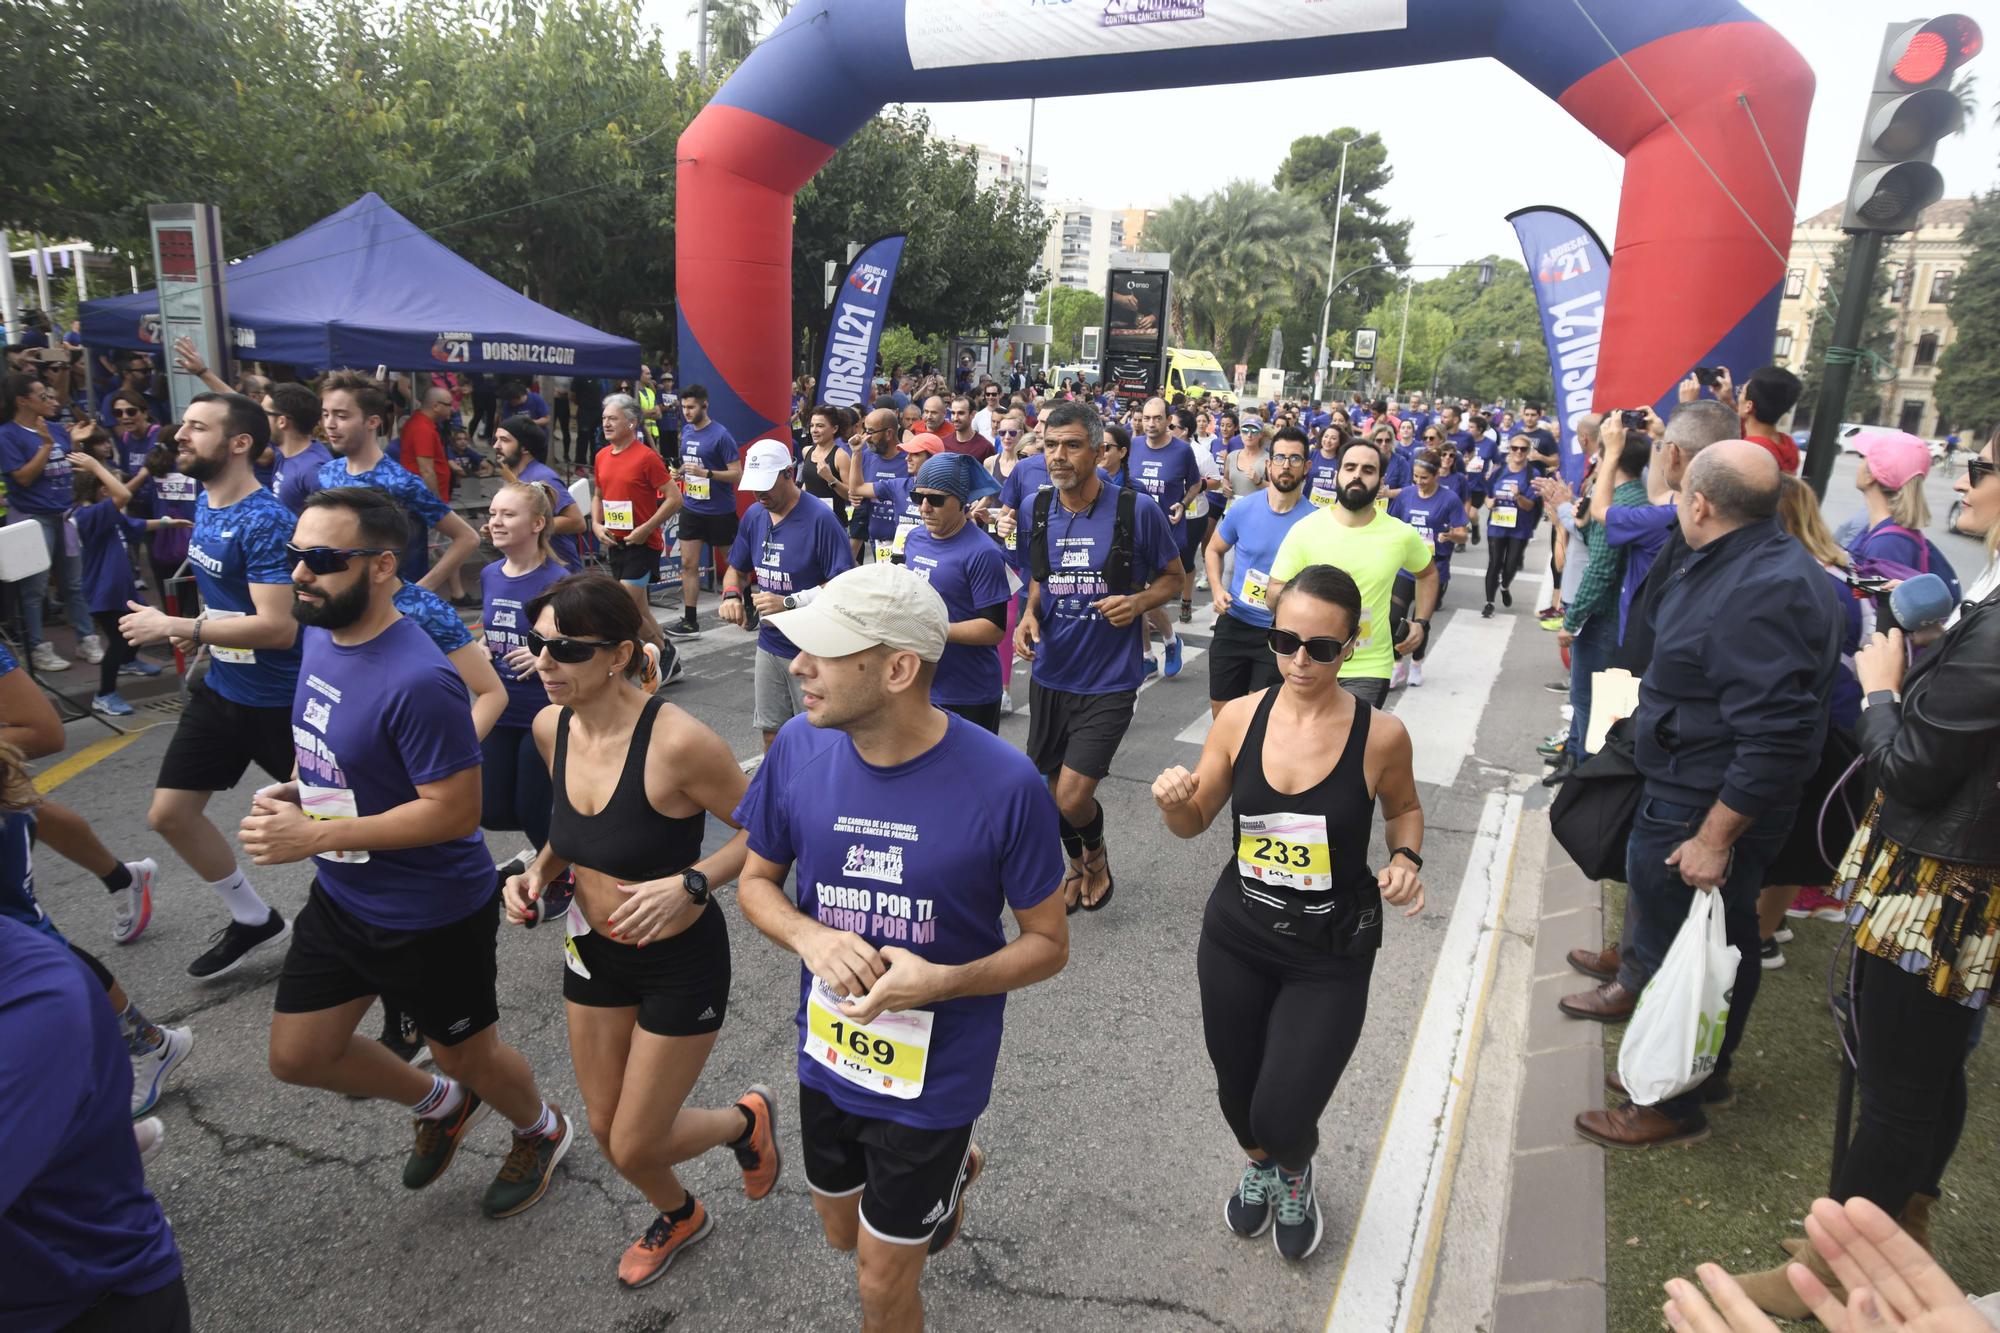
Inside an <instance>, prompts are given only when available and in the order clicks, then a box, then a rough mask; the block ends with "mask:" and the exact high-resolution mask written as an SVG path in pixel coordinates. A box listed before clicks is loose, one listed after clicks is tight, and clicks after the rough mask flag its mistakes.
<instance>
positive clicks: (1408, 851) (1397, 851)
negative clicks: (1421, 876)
mask: <svg viewBox="0 0 2000 1333" xmlns="http://www.w3.org/2000/svg"><path fill="white" fill-rule="evenodd" d="M1417 623H1418V624H1419V625H1421V624H1423V623H1424V622H1423V621H1421V620H1419V621H1418V622H1417ZM1399 856H1407V857H1409V858H1410V864H1411V865H1413V866H1415V867H1416V868H1417V869H1419V870H1422V869H1423V868H1424V858H1423V857H1421V856H1418V855H1417V853H1416V851H1415V849H1414V848H1410V847H1397V848H1394V849H1392V850H1391V851H1390V853H1389V859H1390V860H1392V861H1393V860H1395V859H1396V858H1397V857H1399Z"/></svg>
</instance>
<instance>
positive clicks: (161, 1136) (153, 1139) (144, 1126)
mask: <svg viewBox="0 0 2000 1333" xmlns="http://www.w3.org/2000/svg"><path fill="white" fill-rule="evenodd" d="M132 1138H133V1140H134V1141H135V1142H136V1143H137V1144H138V1145H139V1161H140V1162H141V1163H145V1162H150V1161H152V1160H153V1154H154V1153H156V1152H158V1151H159V1150H160V1145H161V1144H162V1143H164V1142H166V1138H167V1127H166V1126H165V1125H164V1124H162V1123H161V1122H160V1117H158V1116H156V1115H151V1116H147V1117H146V1118H145V1119H144V1120H141V1121H139V1122H138V1123H137V1124H135V1125H133V1126H132Z"/></svg>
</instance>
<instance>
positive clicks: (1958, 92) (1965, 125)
mask: <svg viewBox="0 0 2000 1333" xmlns="http://www.w3.org/2000/svg"><path fill="white" fill-rule="evenodd" d="M1951 95H1952V96H1953V97H1955V98H1957V99H1958V109H1959V111H1960V112H1962V113H1963V114H1962V115H1960V116H1959V118H1958V128H1957V129H1956V130H1953V131H1952V133H1954V134H1963V133H1965V132H1966V131H1967V130H1969V129H1971V128H1972V122H1973V121H1975V120H1977V119H1979V76H1978V75H1977V74H1974V73H1972V72H1971V71H1969V70H1968V71H1967V72H1965V73H1963V74H1960V75H1959V76H1958V77H1957V78H1956V79H1953V80H1952V83H1951ZM1996 119H1997V120H2000V117H1996Z"/></svg>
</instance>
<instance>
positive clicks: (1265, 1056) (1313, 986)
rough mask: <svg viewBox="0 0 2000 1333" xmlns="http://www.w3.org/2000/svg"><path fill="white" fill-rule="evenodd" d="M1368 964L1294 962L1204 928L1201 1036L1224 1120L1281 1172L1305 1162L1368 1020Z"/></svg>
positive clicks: (1198, 963)
mask: <svg viewBox="0 0 2000 1333" xmlns="http://www.w3.org/2000/svg"><path fill="white" fill-rule="evenodd" d="M1210 910H1211V911H1214V910H1215V908H1214V907H1211V908H1210ZM1231 934H1233V932H1232V933H1231ZM1374 963H1375V956H1374V955H1373V954H1372V953H1370V954H1363V955H1361V956H1360V957H1356V958H1346V957H1338V956H1335V955H1332V954H1328V955H1327V956H1325V957H1324V958H1318V959H1315V960H1314V961H1313V962H1312V963H1311V964H1310V965H1302V964H1299V963H1296V962H1292V961H1290V960H1289V959H1281V958H1279V957H1278V956H1277V955H1276V954H1275V952H1274V951H1266V950H1262V949H1252V948H1250V947H1248V946H1247V945H1245V944H1242V943H1240V942H1238V941H1237V940H1235V939H1234V938H1230V937H1226V936H1225V933H1224V932H1221V931H1218V930H1217V929H1216V928H1215V926H1214V925H1213V924H1212V923H1211V924H1208V925H1204V926H1203V928H1202V932H1201V944H1200V945H1199V947H1198V948H1197V949H1196V951H1195V975H1196V977H1197V978H1198V979H1199V981H1200V984H1201V1028H1202V1035H1203V1036H1204V1037H1205V1038H1206V1039H1207V1041H1208V1058H1209V1061H1210V1062H1211V1063H1212V1064H1214V1066H1215V1092H1216V1100H1217V1101H1219V1102H1221V1103H1222V1118H1223V1119H1224V1120H1226V1121H1228V1122H1229V1129H1230V1132H1231V1133H1233V1134H1235V1135H1236V1141H1237V1142H1238V1143H1240V1144H1242V1145H1243V1147H1244V1149H1245V1150H1246V1151H1249V1152H1253V1153H1256V1152H1262V1153H1265V1154H1268V1155H1269V1156H1270V1157H1271V1159H1272V1160H1274V1161H1275V1162H1277V1164H1278V1165H1279V1166H1281V1167H1283V1168H1284V1169H1285V1170H1287V1171H1294V1172H1296V1171H1303V1170H1305V1169H1306V1166H1307V1165H1308V1164H1309V1163H1310V1162H1311V1161H1312V1157H1313V1153H1314V1152H1315V1151H1316V1150H1317V1149H1318V1148H1319V1118H1320V1116H1321V1115H1322V1114H1323V1113H1324V1112H1325V1111H1326V1104H1327V1103H1328V1102H1330V1101H1332V1100H1333V1090H1334V1088H1335V1087H1336V1086H1337V1085H1338V1084H1339V1082H1340V1076H1341V1074H1342V1073H1344V1072H1345V1071H1346V1069H1347V1061H1348V1058H1349V1057H1350V1056H1352V1055H1353V1054H1354V1045H1355V1043H1356V1042H1357V1041H1358V1040H1360V1037H1361V1024H1362V1021H1363V1020H1364V1019H1365V1018H1367V1016H1368V978H1369V974H1370V973H1371V972H1372V971H1373V970H1374Z"/></svg>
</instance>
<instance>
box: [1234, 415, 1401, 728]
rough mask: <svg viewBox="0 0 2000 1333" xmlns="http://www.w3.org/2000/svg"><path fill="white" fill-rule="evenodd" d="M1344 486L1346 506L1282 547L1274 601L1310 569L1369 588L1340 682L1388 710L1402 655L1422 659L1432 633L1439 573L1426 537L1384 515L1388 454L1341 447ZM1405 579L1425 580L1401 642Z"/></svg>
mask: <svg viewBox="0 0 2000 1333" xmlns="http://www.w3.org/2000/svg"><path fill="white" fill-rule="evenodd" d="M1336 480H1337V481H1338V483H1339V485H1340V494H1339V496H1338V497H1337V498H1338V501H1339V503H1337V504H1335V505H1333V506H1331V507H1329V508H1326V509H1322V510H1319V511H1318V512H1316V513H1314V514H1311V515H1309V516H1308V517H1306V518H1304V519H1302V520H1300V522H1299V525H1298V526H1297V527H1295V528H1293V529H1292V530H1291V532H1290V533H1289V534H1287V536H1286V537H1285V542H1284V545H1282V546H1280V547H1279V548H1278V557H1277V559H1276V560H1275V561H1274V562H1273V563H1272V566H1271V588H1270V598H1271V601H1272V603H1273V604H1275V603H1276V602H1277V599H1278V590H1279V588H1280V587H1281V586H1282V585H1283V584H1285V583H1286V582H1288V581H1289V580H1290V579H1291V578H1292V577H1293V576H1294V575H1296V574H1297V573H1298V572H1299V571H1300V570H1301V569H1304V568H1305V567H1306V566H1308V565H1333V566H1334V567H1336V568H1338V569H1343V570H1346V571H1347V573H1348V574H1350V575H1351V576H1353V579H1354V582H1355V584H1356V586H1358V587H1359V588H1360V589H1361V622H1360V624H1359V625H1357V626H1356V627H1355V631H1354V646H1353V651H1352V652H1351V653H1350V654H1349V656H1348V659H1347V661H1346V663H1345V664H1344V665H1342V667H1341V668H1340V683H1341V684H1343V685H1345V686H1346V687H1347V688H1348V689H1349V690H1351V691H1353V692H1354V693H1355V694H1356V695H1358V696H1359V697H1361V698H1363V699H1366V700H1367V701H1368V702H1369V703H1371V704H1373V705H1375V706H1376V707H1377V708H1380V707H1381V706H1382V704H1383V702H1384V701H1385V700H1386V699H1387V698H1388V697H1389V676H1390V673H1391V672H1392V671H1393V670H1394V668H1395V655H1396V653H1412V652H1415V651H1416V650H1417V646H1418V645H1419V644H1421V643H1422V642H1423V641H1424V639H1425V637H1426V636H1427V635H1429V634H1430V629H1431V612H1433V611H1434V610H1436V609H1437V600H1438V572H1437V566H1436V564H1435V563H1434V562H1433V560H1432V558H1431V544H1430V542H1428V541H1426V540H1425V539H1424V535H1423V534H1422V533H1420V532H1418V531H1417V530H1416V529H1415V528H1413V527H1411V526H1410V525H1409V524H1407V523H1405V522H1403V520H1401V519H1399V518H1391V517H1389V515H1388V514H1386V513H1383V512H1380V511H1378V510H1377V509H1376V507H1375V499H1376V497H1377V496H1378V495H1380V494H1381V492H1382V455H1381V453H1380V452H1379V451H1378V450H1377V449H1376V447H1375V445H1374V443H1373V441H1371V440H1360V439H1356V440H1348V441H1345V442H1343V443H1342V444H1341V446H1340V472H1339V475H1338V477H1337V478H1336ZM1399 573H1405V574H1411V575H1414V576H1415V577H1416V581H1417V599H1416V609H1417V613H1416V615H1415V616H1413V617H1411V618H1410V623H1409V628H1408V630H1407V631H1406V632H1404V633H1403V634H1402V635H1401V636H1400V638H1398V637H1397V636H1396V635H1395V632H1394V628H1393V618H1392V617H1391V615H1390V610H1389V602H1390V598H1391V597H1392V596H1393V595H1394V593H1395V590H1396V575H1397V574H1399Z"/></svg>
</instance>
